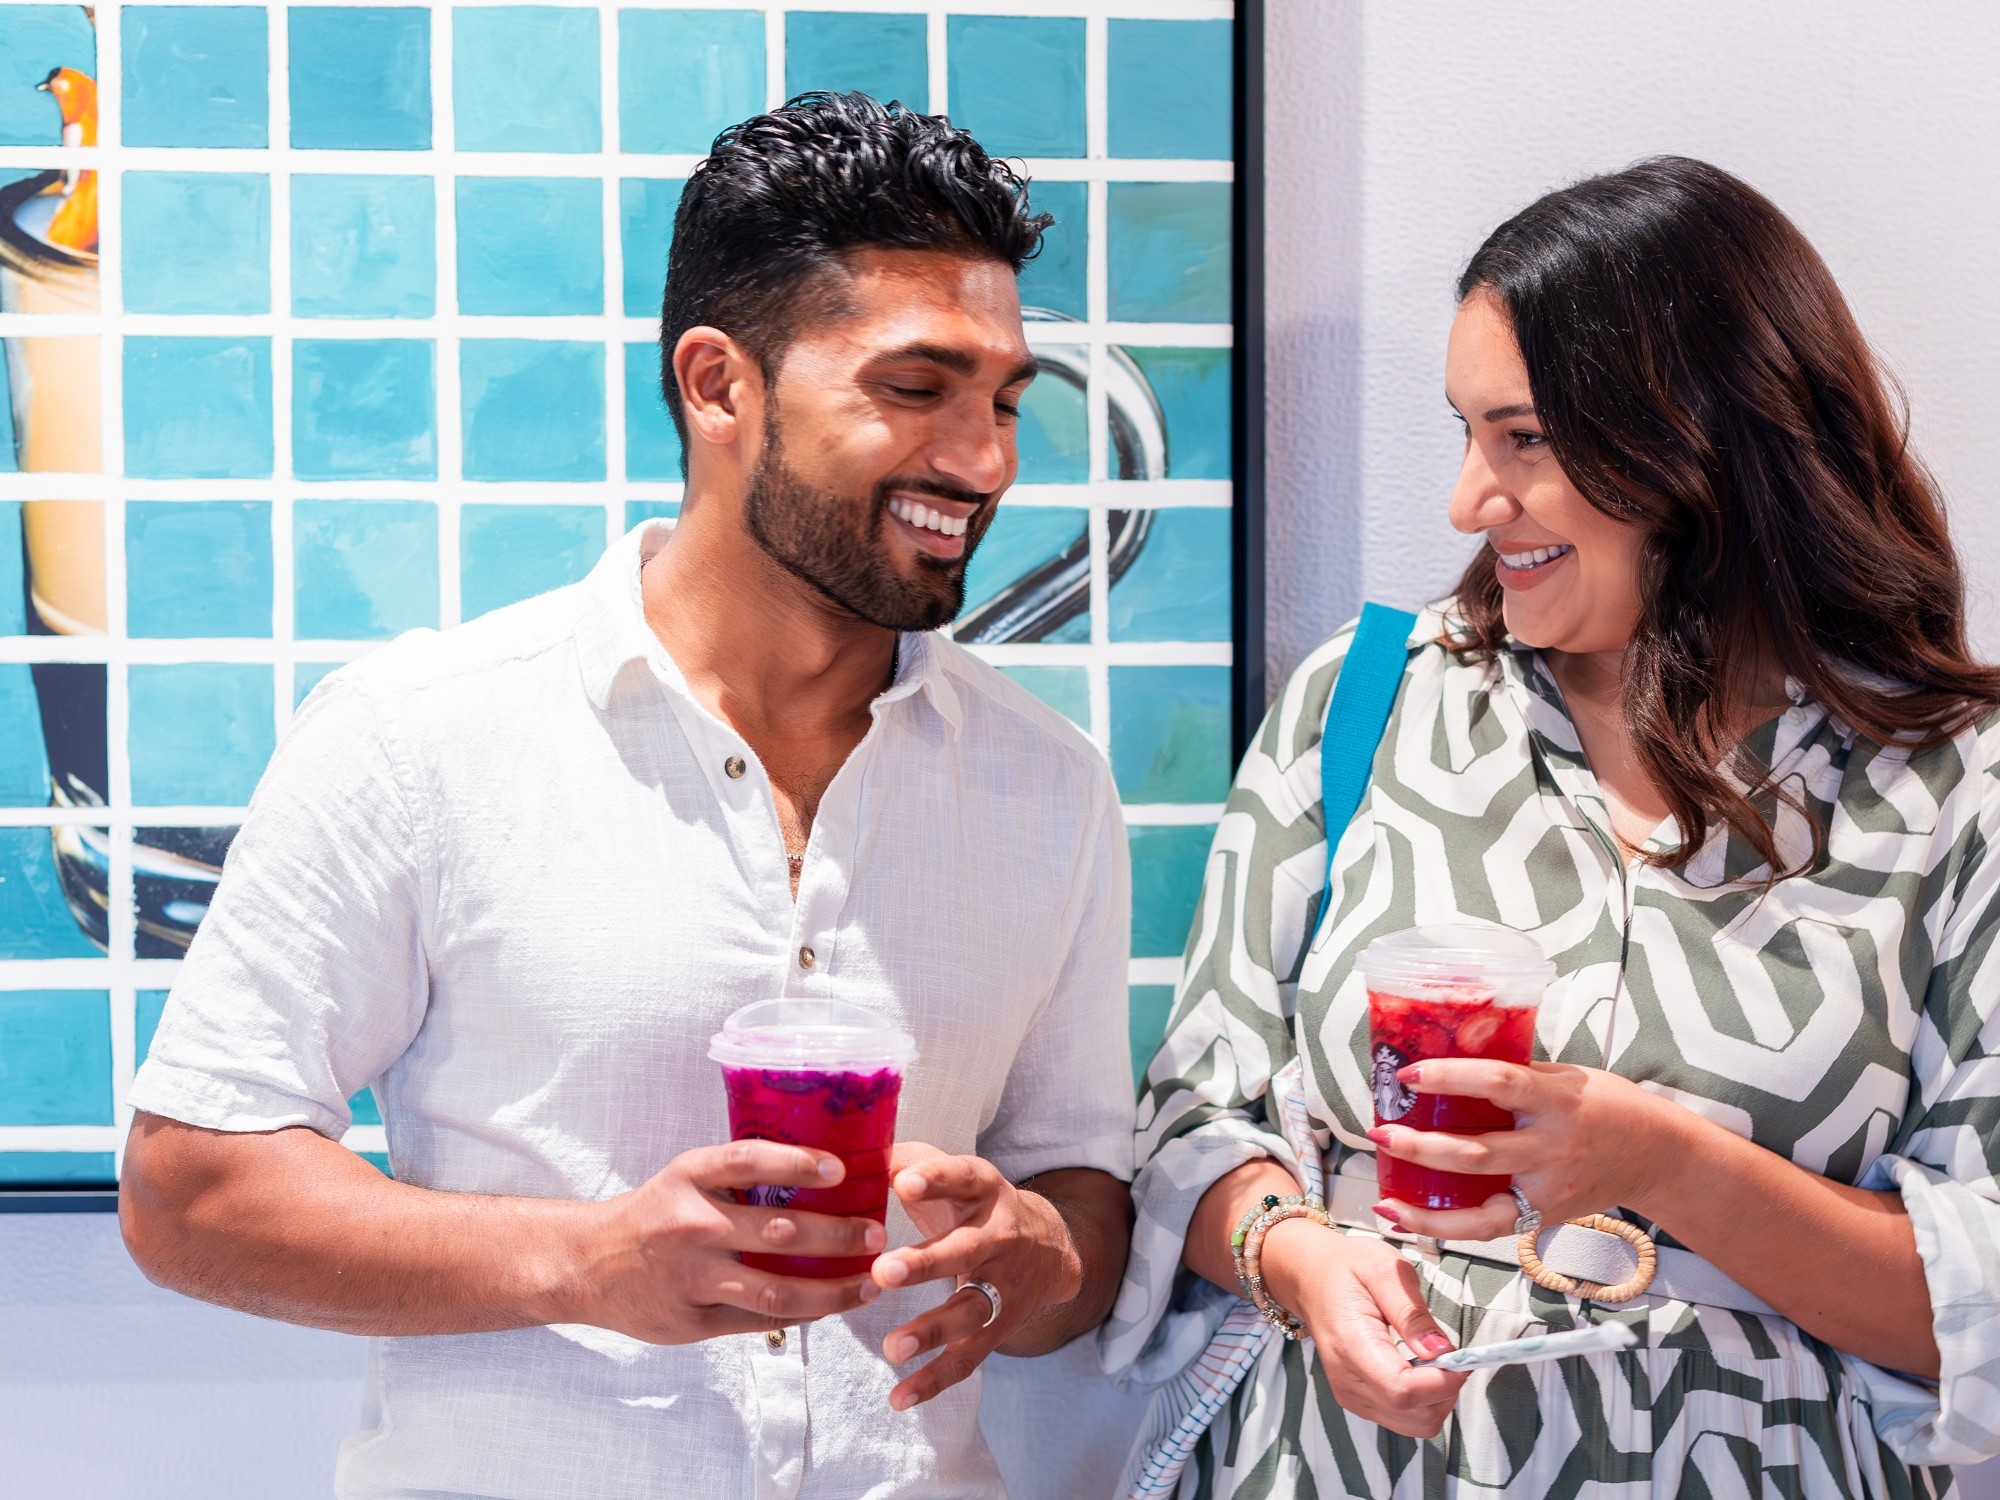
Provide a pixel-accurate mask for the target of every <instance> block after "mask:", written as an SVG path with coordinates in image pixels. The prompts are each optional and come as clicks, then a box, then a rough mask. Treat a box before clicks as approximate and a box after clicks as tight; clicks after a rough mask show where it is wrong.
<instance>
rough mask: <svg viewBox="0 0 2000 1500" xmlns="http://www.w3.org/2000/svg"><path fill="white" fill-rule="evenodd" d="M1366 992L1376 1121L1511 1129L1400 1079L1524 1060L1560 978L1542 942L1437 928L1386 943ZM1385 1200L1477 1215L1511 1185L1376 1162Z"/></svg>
mask: <svg viewBox="0 0 2000 1500" xmlns="http://www.w3.org/2000/svg"><path fill="white" fill-rule="evenodd" d="M1356 967H1357V968H1359V969H1360V971H1361V975H1362V978H1363V979H1364V980H1365V981H1366V982H1367V985H1368V1055H1369V1065H1370V1070H1371V1075H1372V1083H1373V1085H1374V1092H1375V1123H1376V1124H1377V1125H1388V1124H1396V1125H1406V1126H1408V1127H1409V1128H1410V1129H1412V1130H1447V1131H1450V1132H1451V1133H1452V1134H1453V1135H1480V1134H1484V1133H1485V1132H1486V1131H1489V1130H1511V1129H1513V1128H1514V1116H1513V1115H1512V1113H1510V1112H1509V1111H1507V1110H1504V1109H1501V1108H1500V1107H1499V1106H1498V1105H1495V1104H1493V1103H1492V1102H1490V1101H1489V1100H1486V1099H1477V1098H1470V1097H1464V1096H1459V1095H1451V1094H1420V1093H1417V1092H1416V1091H1415V1090H1413V1089H1410V1088H1408V1087H1406V1086H1405V1085H1404V1084H1403V1083H1401V1082H1400V1081H1399V1080H1398V1079H1397V1077H1396V1074H1397V1073H1398V1072H1399V1071H1400V1070H1402V1069H1403V1068H1406V1067H1408V1066H1409V1065H1410V1064H1411V1063H1415V1062H1426V1061H1428V1060H1430V1059H1431V1058H1436V1057H1485V1058H1493V1059H1496V1060H1497V1061H1500V1062H1511V1063H1525V1062H1527V1061H1528V1060H1529V1059H1530V1058H1531V1057H1532V1056H1533V1054H1534V1047H1535V1012H1536V1008H1537V1007H1538V1006H1539V1005H1540V1004H1541V999H1542V992H1543V991H1544V990H1546V989H1547V988H1548V985H1549V981H1550V980H1552V979H1554V978H1555V976H1556V969H1555V965H1554V964H1552V963H1550V962H1549V961H1548V959H1546V958H1545V957H1543V956H1542V950H1541V947H1540V945H1539V944H1537V943H1536V942H1535V940H1534V939H1533V938H1531V937H1528V936H1526V935H1525V934H1523V933H1519V932H1514V931H1511V930H1510V929H1508V928H1505V927H1496V926H1489V925H1486V924H1484V923H1472V922H1453V923H1439V924H1436V925H1433V926H1429V927H1412V928H1408V929H1406V930H1405V931H1402V932H1396V933H1391V934H1389V935H1388V936H1387V937H1379V938H1377V939H1375V941H1374V942H1372V943H1370V944H1369V945H1368V946H1367V948H1365V949H1364V950H1362V954H1361V958H1360V960H1359V962H1358V963H1357V965H1356ZM1375 1172H1376V1177H1377V1179H1378V1181H1379V1182H1380V1184H1381V1189H1382V1196H1383V1197H1384V1198H1394V1199H1396V1200H1397V1201H1398V1202H1401V1203H1408V1204H1411V1205H1412V1206H1414V1207H1418V1208H1476V1207H1478V1206H1479V1205H1480V1204H1482V1203H1484V1202H1485V1201H1486V1200H1487V1199H1488V1198H1490V1197H1492V1196H1493V1195H1494V1194H1495V1193H1504V1192H1506V1191H1507V1188H1508V1185H1509V1183H1510V1182H1511V1180H1512V1179H1510V1178H1507V1177H1496V1176H1485V1175H1480V1174H1475V1173H1468V1172H1440V1171H1438V1170H1437V1169H1435V1168H1433V1167H1420V1166H1417V1165H1415V1164H1413V1163H1411V1162H1406V1161H1398V1160H1396V1159H1395V1158H1393V1157H1390V1156H1385V1155H1378V1156H1377V1157H1376V1158H1375Z"/></svg>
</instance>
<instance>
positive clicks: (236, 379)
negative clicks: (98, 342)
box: [125, 334, 271, 479]
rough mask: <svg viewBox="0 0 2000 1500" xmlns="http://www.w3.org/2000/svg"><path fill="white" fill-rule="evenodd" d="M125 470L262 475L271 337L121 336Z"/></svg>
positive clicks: (154, 475)
mask: <svg viewBox="0 0 2000 1500" xmlns="http://www.w3.org/2000/svg"><path fill="white" fill-rule="evenodd" d="M125 472H126V473H127V474H132V475H137V476H138V477H140V478H143V479H268V478H269V477H270V474H271V341H270V340H269V339H267V338H250V337H238V338H164V337H156V336H153V335H150V334H129V335H127V336H126V339H125Z"/></svg>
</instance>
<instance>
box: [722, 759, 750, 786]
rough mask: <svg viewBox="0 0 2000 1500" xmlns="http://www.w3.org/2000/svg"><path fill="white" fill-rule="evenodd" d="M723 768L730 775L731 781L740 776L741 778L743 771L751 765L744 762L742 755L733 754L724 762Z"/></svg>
mask: <svg viewBox="0 0 2000 1500" xmlns="http://www.w3.org/2000/svg"><path fill="white" fill-rule="evenodd" d="M722 769H723V771H724V772H725V773H726V774H727V775H728V777H729V779H730V780H731V781H735V780H737V779H738V778H740V777H741V776H742V775H743V773H744V772H745V771H747V770H748V769H749V767H748V766H746V765H744V764H743V757H742V756H740V755H732V756H730V757H729V759H728V760H725V761H724V762H723V763H722Z"/></svg>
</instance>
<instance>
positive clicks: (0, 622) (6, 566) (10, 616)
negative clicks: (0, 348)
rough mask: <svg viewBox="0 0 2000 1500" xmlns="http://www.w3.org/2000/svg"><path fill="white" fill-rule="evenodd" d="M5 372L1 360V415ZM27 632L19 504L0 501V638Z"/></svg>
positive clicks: (1, 359)
mask: <svg viewBox="0 0 2000 1500" xmlns="http://www.w3.org/2000/svg"><path fill="white" fill-rule="evenodd" d="M6 369H7V361H6V359H5V358H4V357H0V416H5V415H6V414H7V413H8V412H9V410H10V408H9V407H8V406H7V405H6V404H5V402H6V396H7V392H6V388H5V383H4V381H5V373H6ZM0 446H4V445H0ZM0 472H5V473H12V472H13V471H12V470H11V469H8V470H0ZM27 631H28V563H27V552H26V538H25V537H24V535H23V534H22V531H21V502H20V501H18V500H0V635H25V634H27Z"/></svg>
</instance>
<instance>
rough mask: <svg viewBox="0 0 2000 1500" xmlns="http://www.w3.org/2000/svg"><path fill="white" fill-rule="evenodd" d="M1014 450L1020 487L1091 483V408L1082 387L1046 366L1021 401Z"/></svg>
mask: <svg viewBox="0 0 2000 1500" xmlns="http://www.w3.org/2000/svg"><path fill="white" fill-rule="evenodd" d="M1081 356H1082V351H1078V357H1079V358H1081ZM1014 446H1015V452H1016V453H1017V454H1018V455H1019V457H1020V463H1021V470H1020V474H1019V475H1018V476H1017V482H1018V483H1021V484H1082V483H1083V482H1084V481H1085V480H1087V479H1089V478H1090V407H1089V404H1088V402H1087V401H1086V400H1085V399H1084V393H1083V389H1082V387H1080V386H1075V385H1072V384H1070V382H1069V381H1068V380H1066V379H1064V378H1063V377H1062V376H1061V375H1058V374H1057V373H1056V372H1055V371H1054V370H1053V369H1050V368H1047V367H1044V368H1043V370H1042V372H1041V374H1039V375H1037V376H1036V377H1035V379H1034V381H1033V383H1032V384H1030V385H1029V387H1028V389H1027V393H1026V394H1025V395H1023V396H1022V397H1021V418H1020V421H1019V422H1018V423H1016V424H1015V427H1014Z"/></svg>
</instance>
